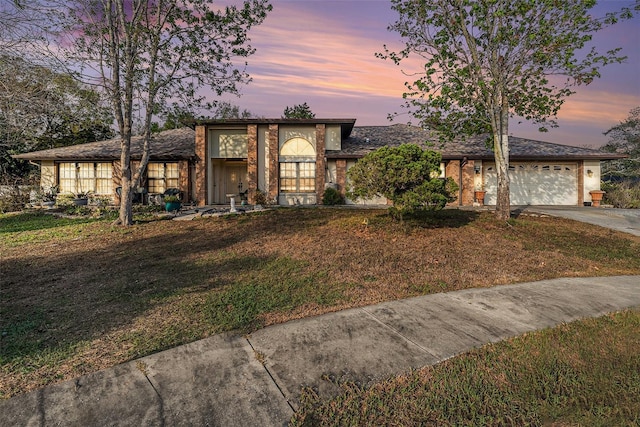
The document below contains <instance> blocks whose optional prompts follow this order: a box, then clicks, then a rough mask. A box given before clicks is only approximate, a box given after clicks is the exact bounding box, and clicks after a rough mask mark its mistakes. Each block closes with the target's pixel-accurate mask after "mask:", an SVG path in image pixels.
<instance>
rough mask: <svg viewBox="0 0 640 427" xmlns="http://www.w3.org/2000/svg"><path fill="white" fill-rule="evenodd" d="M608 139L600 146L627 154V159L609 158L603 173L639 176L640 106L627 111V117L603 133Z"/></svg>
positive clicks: (611, 151)
mask: <svg viewBox="0 0 640 427" xmlns="http://www.w3.org/2000/svg"><path fill="white" fill-rule="evenodd" d="M604 134H605V135H607V136H608V137H609V138H611V139H610V141H609V142H608V143H607V144H606V145H604V146H603V147H602V149H603V150H604V151H608V152H610V153H621V154H628V155H629V157H628V158H627V159H622V160H611V161H608V162H606V163H605V164H604V168H603V175H605V176H618V177H626V178H632V177H635V178H637V177H640V107H636V108H634V109H632V110H631V111H630V112H629V117H627V119H626V120H625V121H623V122H621V123H620V124H618V125H616V126H614V127H612V128H611V129H609V130H608V131H606V132H605V133H604Z"/></svg>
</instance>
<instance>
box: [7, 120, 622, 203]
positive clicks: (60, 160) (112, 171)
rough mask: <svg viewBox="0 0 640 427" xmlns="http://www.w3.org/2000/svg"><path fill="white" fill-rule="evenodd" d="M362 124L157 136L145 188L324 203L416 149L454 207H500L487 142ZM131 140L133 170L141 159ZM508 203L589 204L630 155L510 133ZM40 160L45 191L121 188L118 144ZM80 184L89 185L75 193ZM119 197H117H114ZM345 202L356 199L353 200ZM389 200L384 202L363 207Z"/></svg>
mask: <svg viewBox="0 0 640 427" xmlns="http://www.w3.org/2000/svg"><path fill="white" fill-rule="evenodd" d="M355 122H356V120H355V119H234V120H199V121H194V122H192V123H190V125H191V126H192V127H193V128H194V130H192V129H189V128H183V129H177V130H171V131H165V132H161V133H159V134H155V135H154V136H153V142H152V144H151V159H150V162H149V167H148V170H147V173H146V175H145V177H144V179H143V182H142V186H143V187H144V191H146V192H148V193H149V194H155V193H162V192H163V191H164V190H165V189H167V188H173V187H176V188H179V189H180V190H181V192H182V196H183V201H192V202H196V203H197V204H198V205H200V206H203V205H213V204H228V203H229V197H230V196H232V195H238V194H241V193H243V194H246V195H247V198H248V200H249V202H250V203H253V202H255V200H256V194H257V192H258V191H260V192H262V193H264V195H265V196H266V197H267V200H269V201H271V202H274V203H276V204H279V205H314V204H320V203H321V201H322V194H323V193H324V190H325V188H326V187H327V186H333V187H335V188H336V189H338V190H339V191H340V192H341V193H342V194H343V195H344V194H345V191H346V188H347V170H348V169H349V168H350V167H351V166H352V165H354V164H355V162H357V161H358V159H360V158H362V157H363V156H364V155H366V154H367V153H369V152H371V151H373V150H375V149H377V148H379V147H382V146H384V145H389V146H396V145H400V144H404V143H414V144H418V145H420V146H422V147H423V148H431V149H435V150H437V151H439V152H440V153H441V154H442V164H441V170H442V175H441V176H443V177H445V176H446V177H452V178H453V179H454V181H456V183H458V186H459V187H460V190H459V194H458V199H457V201H456V202H454V205H461V206H470V205H473V204H474V192H475V190H476V189H481V188H482V189H484V190H485V191H486V196H485V200H484V202H485V204H488V205H495V203H496V195H497V179H496V170H495V169H496V168H495V163H494V157H493V152H492V150H491V149H489V148H487V145H486V141H487V137H486V136H476V137H469V138H467V139H464V140H462V139H461V140H457V141H453V142H451V143H448V144H446V145H445V146H444V147H438V146H437V145H431V146H428V145H427V144H428V142H427V141H430V140H433V138H432V137H433V136H432V135H431V134H430V133H429V132H427V131H424V130H422V129H421V128H418V127H414V126H408V125H403V124H396V125H392V126H364V127H355ZM140 142H141V141H140V138H134V143H133V147H132V158H133V159H134V166H135V161H136V159H138V160H139V158H140V154H141V151H140ZM510 147H511V151H510V167H509V169H510V180H511V187H510V188H511V203H512V204H513V205H574V206H578V205H582V204H583V203H585V202H590V201H591V195H590V194H589V192H590V191H591V190H599V189H600V161H602V160H609V159H616V158H622V157H624V156H623V155H618V154H612V153H604V152H601V151H598V150H591V149H586V148H578V147H571V146H566V145H560V144H552V143H548V142H542V141H534V140H528V139H523V138H517V137H510ZM15 157H17V158H22V159H27V160H31V161H37V162H39V163H40V165H41V168H42V186H43V187H44V188H47V187H49V186H52V185H56V184H57V185H60V189H61V192H75V191H78V190H84V191H86V190H87V188H85V187H89V188H88V190H91V191H93V192H94V193H96V194H98V195H111V196H115V189H116V188H117V187H118V186H119V178H118V177H119V170H120V165H119V163H120V141H119V140H118V139H113V140H109V141H102V142H95V143H89V144H82V145H76V146H71V147H64V148H58V149H52V150H44V151H39V152H33V153H27V154H21V155H18V156H15ZM78 186H80V187H83V188H80V189H78ZM116 201H117V200H116ZM347 203H353V202H352V201H350V200H347ZM358 203H359V204H360V203H363V204H384V203H386V200H385V199H383V198H380V199H376V200H369V201H365V202H361V201H359V202H358Z"/></svg>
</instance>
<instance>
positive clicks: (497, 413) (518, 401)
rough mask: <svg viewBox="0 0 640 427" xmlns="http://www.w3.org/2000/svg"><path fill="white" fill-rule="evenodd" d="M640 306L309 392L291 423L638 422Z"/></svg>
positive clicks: (497, 424) (605, 424)
mask: <svg viewBox="0 0 640 427" xmlns="http://www.w3.org/2000/svg"><path fill="white" fill-rule="evenodd" d="M638 349H640V310H638V309H636V310H627V311H624V312H621V313H615V314H611V315H607V316H603V317H600V318H598V319H587V320H583V321H577V322H573V323H571V324H564V325H560V326H557V327H555V328H553V329H547V330H544V331H537V332H533V333H529V334H525V335H523V336H520V337H517V338H513V339H510V340H507V341H503V342H499V343H496V344H489V345H486V346H484V347H483V348H480V349H474V350H472V351H470V352H469V353H466V354H463V355H461V356H458V357H455V358H453V359H450V360H447V361H445V362H443V363H441V364H439V365H436V366H428V367H425V368H422V369H419V370H416V371H413V372H410V373H408V374H405V375H400V376H398V377H396V378H392V379H389V380H387V381H382V382H380V383H378V384H375V385H373V386H371V387H370V388H367V389H362V388H359V387H357V386H355V385H354V384H342V389H343V390H344V391H343V392H342V393H341V394H340V395H339V396H338V397H336V398H335V399H332V400H328V401H322V400H320V399H318V398H317V396H315V395H314V394H313V392H312V391H307V392H306V394H305V395H304V396H305V398H304V400H303V407H302V408H301V409H300V410H299V412H298V413H297V414H296V415H295V417H294V418H293V420H292V423H291V424H292V425H294V426H302V425H309V426H319V425H321V426H347V425H349V426H390V425H394V426H443V427H445V426H558V427H560V426H602V427H605V426H637V425H639V424H640V399H638V396H639V395H640V353H639V352H638Z"/></svg>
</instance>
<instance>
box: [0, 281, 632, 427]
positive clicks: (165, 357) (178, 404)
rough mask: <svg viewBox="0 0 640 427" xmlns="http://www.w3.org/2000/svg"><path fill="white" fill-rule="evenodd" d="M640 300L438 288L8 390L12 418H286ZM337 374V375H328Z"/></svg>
mask: <svg viewBox="0 0 640 427" xmlns="http://www.w3.org/2000/svg"><path fill="white" fill-rule="evenodd" d="M635 306H640V276H618V277H599V278H567V279H556V280H545V281H540V282H533V283H521V284H516V285H508V286H496V287H493V288H482V289H468V290H463V291H458V292H451V293H445V294H434V295H427V296H422V297H417V298H412V299H407V300H401V301H392V302H387V303H382V304H378V305H374V306H369V307H363V308H356V309H350V310H345V311H340V312H337V313H331V314H326V315H322V316H317V317H313V318H307V319H301V320H298V321H292V322H288V323H285V324H282V325H276V326H272V327H268V328H265V329H262V330H260V331H257V332H255V333H253V334H251V335H250V336H248V337H239V336H234V335H230V334H224V335H217V336H213V337H211V338H207V339H204V340H201V341H198V342H195V343H191V344H187V345H184V346H180V347H177V348H174V349H171V350H167V351H164V352H161V353H157V354H154V355H151V356H147V357H143V358H141V359H139V360H136V361H132V362H129V363H125V364H122V365H118V366H115V367H113V368H110V369H106V370H104V371H100V372H97V373H94V374H90V375H87V376H84V377H81V378H78V379H76V380H73V381H68V382H65V383H61V384H56V385H52V386H49V387H45V388H43V389H41V390H37V391H35V392H32V393H28V394H25V395H20V396H16V397H14V398H12V399H9V400H4V401H0V425H2V426H32V425H34V426H35V425H45V426H49V425H65V426H94V425H100V426H105V425H118V426H131V425H136V426H156V425H172V426H174V425H178V426H180V425H198V426H204V425H208V426H254V425H255V426H281V425H286V424H287V422H288V420H289V418H290V417H291V415H292V414H293V410H294V409H295V408H296V407H297V405H298V403H299V402H298V397H299V394H300V390H301V388H302V387H305V386H307V387H312V388H313V389H315V390H316V391H318V392H319V393H320V395H321V396H323V397H330V396H332V395H333V394H334V393H335V392H337V390H338V388H337V386H336V385H335V383H336V381H338V382H339V381H341V380H351V381H356V382H358V383H362V384H365V383H368V382H370V381H375V380H378V379H382V378H385V377H387V376H390V375H394V374H398V373H401V372H403V371H406V370H408V369H411V368H418V367H421V366H425V365H429V364H434V363H437V362H439V361H442V360H444V359H447V358H449V357H452V356H455V355H457V354H460V353H462V352H465V351H468V350H470V349H471V348H474V347H478V346H481V345H483V344H485V343H489V342H496V341H500V340H503V339H505V338H509V337H512V336H515V335H519V334H522V333H524V332H527V331H532V330H536V329H542V328H545V327H549V326H554V325H557V324H559V323H562V322H569V321H572V320H576V319H579V318H584V317H595V316H600V315H603V314H605V313H608V312H613V311H617V310H621V309H625V308H628V307H635ZM327 379H328V380H327Z"/></svg>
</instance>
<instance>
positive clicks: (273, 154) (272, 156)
mask: <svg viewBox="0 0 640 427" xmlns="http://www.w3.org/2000/svg"><path fill="white" fill-rule="evenodd" d="M279 152H280V143H279V140H278V125H277V124H270V125H269V166H268V167H269V184H268V187H269V188H268V190H267V191H268V193H269V194H268V195H267V198H268V200H274V199H277V198H278V178H279V171H278V162H279V161H280V160H279Z"/></svg>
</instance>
